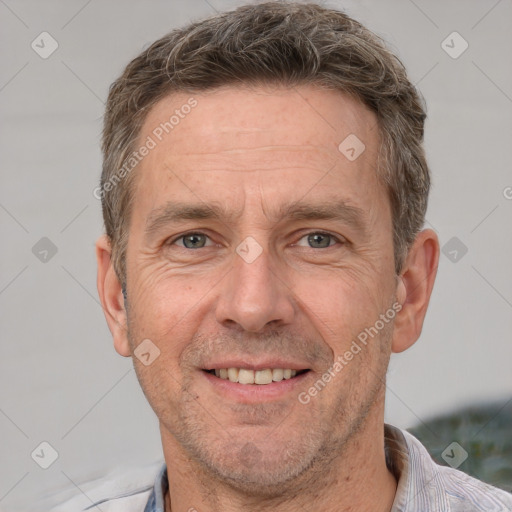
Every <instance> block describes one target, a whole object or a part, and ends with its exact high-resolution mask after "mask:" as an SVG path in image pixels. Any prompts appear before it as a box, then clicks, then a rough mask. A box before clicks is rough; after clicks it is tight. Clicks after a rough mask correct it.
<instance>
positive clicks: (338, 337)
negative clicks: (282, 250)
mask: <svg viewBox="0 0 512 512" xmlns="http://www.w3.org/2000/svg"><path fill="white" fill-rule="evenodd" d="M357 277H358V278H355V277H354V275H349V272H348V271H344V270H338V271H337V272H336V273H335V274H334V273H333V274H332V275H331V276H330V277H326V278H325V279H323V280H318V279H317V280H315V282H314V285H313V286H312V283H311V281H310V280H309V279H300V278H299V279H297V280H296V285H295V287H294V293H295V296H296V297H297V299H298V301H299V302H300V303H301V304H302V306H303V311H304V314H305V315H307V317H308V318H309V319H310V321H311V322H312V323H314V324H315V327H316V330H317V331H318V332H319V334H320V335H321V337H322V339H323V340H324V342H325V343H326V344H327V345H329V346H330V348H331V350H332V351H333V352H334V353H335V354H336V355H338V354H340V353H343V352H345V350H347V348H348V347H349V346H350V344H351V342H352V340H354V339H356V338H357V336H358V335H359V334H360V333H361V332H362V331H363V330H364V329H365V328H366V327H368V326H369V325H373V323H374V322H375V320H376V319H378V318H379V314H380V313H381V312H382V311H381V309H382V308H383V302H384V301H383V300H382V294H380V293H379V290H378V289H377V288H376V287H375V283H374V282H373V286H372V285H371V284H370V285H369V284H368V283H367V281H366V280H364V279H360V278H359V277H360V276H357Z"/></svg>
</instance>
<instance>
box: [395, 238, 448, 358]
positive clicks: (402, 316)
mask: <svg viewBox="0 0 512 512" xmlns="http://www.w3.org/2000/svg"><path fill="white" fill-rule="evenodd" d="M438 264H439V240H438V238H437V235H436V234H435V232H434V231H432V230H431V229H425V230H423V231H421V232H420V233H418V235H417V236H416V239H415V241H414V243H413V245H412V247H411V248H410V250H409V253H408V255H407V258H406V260H405V263H404V267H403V270H402V272H401V274H400V276H399V277H398V279H399V282H398V286H397V300H398V301H399V302H400V304H402V309H401V310H400V312H399V313H398V314H397V315H396V317H395V325H394V332H393V342H392V345H391V350H392V351H393V352H402V351H404V350H406V349H408V348H409V347H410V346H412V345H413V344H414V343H415V341H416V340H417V339H418V338H419V336H420V334H421V330H422V328H423V320H424V319H425V314H426V313H427V307H428V303H429V300H430V295H431V293H432V288H433V286H434V281H435V278H436V274H437V266H438Z"/></svg>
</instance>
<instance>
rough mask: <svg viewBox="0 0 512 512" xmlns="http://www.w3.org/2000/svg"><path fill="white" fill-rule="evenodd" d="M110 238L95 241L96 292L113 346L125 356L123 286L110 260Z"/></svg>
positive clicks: (125, 334) (126, 349)
mask: <svg viewBox="0 0 512 512" xmlns="http://www.w3.org/2000/svg"><path fill="white" fill-rule="evenodd" d="M111 254H112V250H111V246H110V240H109V238H108V237H107V236H106V235H103V236H101V237H100V238H99V239H98V240H97V242H96V261H97V264H98V275H97V286H98V293H99V296H100V300H101V305H102V307H103V312H104V313H105V318H106V320H107V324H108V327H109V329H110V332H111V333H112V337H113V339H114V348H115V349H116V351H117V352H118V353H119V354H120V355H122V356H125V357H129V356H131V350H130V344H129V342H128V336H127V317H126V310H125V304H124V300H125V298H124V296H123V288H122V286H121V283H120V282H119V279H118V277H117V274H116V272H115V270H114V267H113V265H112V260H111Z"/></svg>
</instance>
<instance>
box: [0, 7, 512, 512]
mask: <svg viewBox="0 0 512 512" xmlns="http://www.w3.org/2000/svg"><path fill="white" fill-rule="evenodd" d="M240 4H241V2H239V1H235V0H232V1H231V0H230V1H227V0H208V2H207V1H206V0H187V1H150V2H135V1H133V0H132V1H121V0H111V1H103V2H101V1H100V0H90V1H85V0H80V1H79V0H76V1H67V2H64V1H61V2H58V1H49V0H48V1H41V0H26V1H23V0H19V1H15V0H0V20H1V21H0V24H1V31H0V34H1V36H0V37H1V41H0V43H1V44H0V48H1V52H2V54H1V58H2V74H1V79H0V110H1V115H2V119H3V122H2V125H1V143H0V154H1V162H2V166H1V173H2V175H1V188H0V227H1V233H2V238H1V240H2V251H1V252H0V262H1V263H0V264H1V277H0V308H1V358H0V375H1V378H2V386H1V387H0V509H1V510H4V511H5V510H8V511H15V510H26V509H30V510H35V509H36V508H37V506H36V504H35V503H36V501H35V500H36V495H38V494H39V493H44V494H50V495H51V494H52V493H53V492H55V491H57V490H59V489H63V488H66V487H68V488H72V489H73V490H74V491H75V492H79V491H78V490H77V489H76V487H74V485H75V484H76V485H80V484H81V482H84V481H86V480H89V479H91V478H93V477H98V476H101V475H103V474H105V473H106V472H107V471H110V470H115V469H126V468H131V467H137V466H141V465H146V464H149V463H151V462H152V461H155V460H158V458H159V457H161V447H160V438H159V432H158V426H157V421H156V418H155V417H154V415H153V412H152V411H151V409H150V408H149V406H148V405H147V404H146V401H145V399H144V396H143V394H142V392H141V391H140V389H139V386H138V383H137V381H136V378H135V374H134V371H133V369H132V365H131V361H130V360H128V359H124V358H121V357H120V356H118V355H117V354H116V352H115V351H114V349H113V347H112V341H111V337H110V333H109V331H108V329H107V326H106V323H105V320H104V317H103V312H102V310H101V308H100V306H99V302H98V298H97V293H96V284H95V277H96V268H95V257H94V242H95V240H96V238H97V237H98V236H99V235H100V234H101V231H102V220H101V213H100V203H99V201H98V200H96V199H95V198H94V196H93V193H92V192H93V189H94V188H95V187H96V186H97V182H98V179H99V173H100V165H101V159H100V152H99V140H100V130H101V122H102V114H103V108H104V104H103V103H104V101H105V99H106V95H107V91H108V86H109V84H110V83H111V82H112V81H113V80H114V79H115V78H116V77H117V76H118V75H119V74H120V72H121V71H122V68H123V67H124V66H125V65H126V64H127V63H128V61H129V60H130V59H131V58H133V57H134V56H136V55H137V54H138V53H139V52H140V51H141V50H142V49H143V48H144V47H146V46H147V45H148V44H149V43H150V42H152V41H153V40H154V39H156V38H157V37H160V36H161V35H163V34H164V33H166V32H168V31H169V30H171V29H172V28H173V27H175V26H178V25H181V24H183V23H185V22H187V21H189V20H192V19H197V18H199V17H202V16H205V15H210V14H212V13H214V12H215V11H216V10H219V11H220V10H224V9H228V8H232V7H235V6H236V5H240ZM324 4H326V5H327V4H329V5H332V6H337V7H340V8H343V9H345V10H346V11H347V12H348V13H349V14H351V15H353V16H354V17H356V18H357V19H359V20H360V21H362V22H364V23H365V24H366V25H367V26H368V27H369V28H371V29H373V30H374V31H376V32H377V33H378V34H380V35H381V36H383V37H384V38H385V39H386V40H387V41H388V42H389V44H390V46H391V47H392V48H393V49H394V50H395V51H396V52H397V53H398V54H399V56H400V57H401V58H402V60H403V61H404V63H405V65H406V67H407V68H408V70H409V73H410V77H411V79H412V80H413V81H414V82H416V83H417V84H418V86H419V88H420V90H421V91H422V93H423V95H424V96H425V98H426V101H427V103H428V112H429V120H428V123H427V134H426V149H427V153H428V157H429V162H430V165H431V169H432V173H433V181H434V185H433V190H432V195H431V200H430V206H429V211H428V214H427V219H428V223H427V225H428V226H430V227H432V228H434V229H435V230H436V231H437V233H438V235H439V237H440V240H441V245H443V246H444V245H445V244H446V243H447V242H449V240H450V239H452V238H453V237H456V238H457V240H455V241H452V242H451V243H452V244H453V243H454V244H455V245H454V246H453V247H452V246H451V245H448V247H447V248H445V252H446V253H447V254H443V255H442V256H441V262H440V267H439V273H438V278H437V283H436V286H435V288H434V293H433V297H432V301H431V307H430V310H429V313H428V315H427V319H426V325H425V328H424V331H423V334H422V336H421V339H420V341H419V342H418V343H417V344H416V345H415V346H414V347H413V348H412V349H410V350H409V351H407V352H406V353H404V354H400V355H396V356H394V357H393V360H392V363H391V366H390V371H389V385H388V396H387V409H386V420H387V421H388V422H391V423H393V424H395V425H397V426H399V427H409V426H412V425H415V424H417V423H419V422H420V421H425V420H426V419H428V418H430V417H432V416H433V415H435V414H437V413H442V412H448V411H453V410H454V409H456V408H458V407H460V406H463V405H465V404H469V403H472V402H488V401H493V402H496V403H497V404H498V405H500V404H503V405H505V404H506V403H507V402H508V401H509V400H510V399H511V397H512V378H511V372H510V363H511V361H512V343H511V339H510V332H511V329H512V314H511V313H512V310H511V308H512V265H511V254H512V251H511V249H512V237H511V219H512V173H511V167H510V164H511V160H512V157H511V152H510V150H511V142H512V116H511V113H512V59H511V58H510V54H511V50H512V45H511V43H512V30H511V29H510V21H509V20H510V19H512V2H511V1H510V0H500V1H497V0H479V1H476V0H473V1H445V0H443V1H441V0H437V1H429V2H427V1H426V0H415V1H412V0H396V1H385V2H383V1H378V0H371V1H370V0H366V1H361V2H355V1H345V0H339V1H334V2H324ZM43 31H46V32H49V33H50V34H51V36H52V37H53V38H54V39H55V40H56V41H57V42H58V45H59V46H58V49H57V50H56V51H55V52H54V53H53V54H52V55H51V56H49V57H48V58H46V59H43V58H41V57H40V56H39V55H38V54H37V53H36V52H35V51H34V50H33V49H32V48H31V43H32V41H34V40H35V41H36V43H37V42H38V41H40V39H41V38H38V36H39V34H40V33H41V32H43ZM454 31H457V32H458V33H460V35H461V36H462V37H463V38H464V40H466V41H467V43H468V44H469V47H468V49H467V50H466V51H465V52H464V53H463V54H462V55H460V56H459V57H458V58H456V59H455V58H452V56H450V55H448V53H447V52H446V51H445V49H447V48H446V46H445V48H444V49H443V46H442V42H443V41H444V40H445V39H446V38H447V36H448V35H449V34H451V33H452V32H454ZM45 37H46V36H45ZM452 41H453V42H452ZM39 44H40V45H41V43H39ZM445 45H449V46H452V47H453V48H452V49H451V50H450V51H451V52H452V53H453V52H457V51H459V50H460V49H461V48H462V46H461V45H462V41H461V40H460V39H457V38H455V39H453V37H451V39H450V38H448V40H447V42H446V43H445ZM45 48H46V50H48V48H49V40H48V39H46V43H45ZM42 237H47V238H48V239H50V240H51V241H52V243H53V244H54V245H55V246H56V248H57V253H56V254H55V255H53V256H52V254H51V252H50V253H48V255H47V256H46V259H47V261H46V262H45V261H41V260H40V258H43V259H44V253H40V252H39V253H38V250H34V251H35V252H36V254H34V252H33V247H34V245H35V244H36V243H37V242H38V241H39V240H40V239H41V238H42ZM45 243H47V242H40V244H43V245H44V244H45ZM457 244H458V247H457ZM461 244H463V245H464V246H465V247H467V253H466V254H465V255H463V256H462V252H461V250H460V248H461V247H462V245H461ZM37 248H39V251H40V250H42V249H41V248H40V247H39V246H36V249H37ZM454 248H455V250H457V251H458V252H457V256H458V259H457V261H452V259H453V257H454V253H452V254H451V255H450V254H449V251H453V249H454ZM43 249H44V247H43ZM42 441H47V442H48V443H50V444H51V446H52V447H53V448H54V449H55V450H56V452H58V459H57V460H56V461H55V463H53V464H52V465H51V466H50V467H49V468H48V469H42V468H41V467H39V465H38V464H36V462H34V460H33V459H32V458H31V453H32V452H33V451H34V449H36V447H38V446H39V444H40V443H41V442H42ZM48 453H49V452H48V450H47V451H46V453H45V457H47V456H48ZM470 456H471V454H470Z"/></svg>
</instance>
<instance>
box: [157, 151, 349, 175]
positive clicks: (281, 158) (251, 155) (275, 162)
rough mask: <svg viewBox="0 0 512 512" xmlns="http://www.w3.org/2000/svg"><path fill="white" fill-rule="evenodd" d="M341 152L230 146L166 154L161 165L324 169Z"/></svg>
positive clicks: (202, 169)
mask: <svg viewBox="0 0 512 512" xmlns="http://www.w3.org/2000/svg"><path fill="white" fill-rule="evenodd" d="M340 156H341V155H340V154H339V152H338V151H337V148H333V149H329V148H327V147H321V146H320V147H319V146H313V145H309V146H299V145H296V146H291V145H276V146H260V147H254V148H230V149H225V150H219V151H215V152H176V153H173V154H172V155H169V158H168V159H167V160H166V162H165V164H164V167H167V168H168V169H171V170H178V169H179V170H180V171H186V172H187V173H188V172H214V171H224V172H240V171H244V172H254V171H263V172H265V171H279V170H285V169H309V170H312V171H320V172H327V171H329V170H330V169H332V168H333V167H334V166H335V165H336V163H337V161H338V159H339V158H340Z"/></svg>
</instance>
